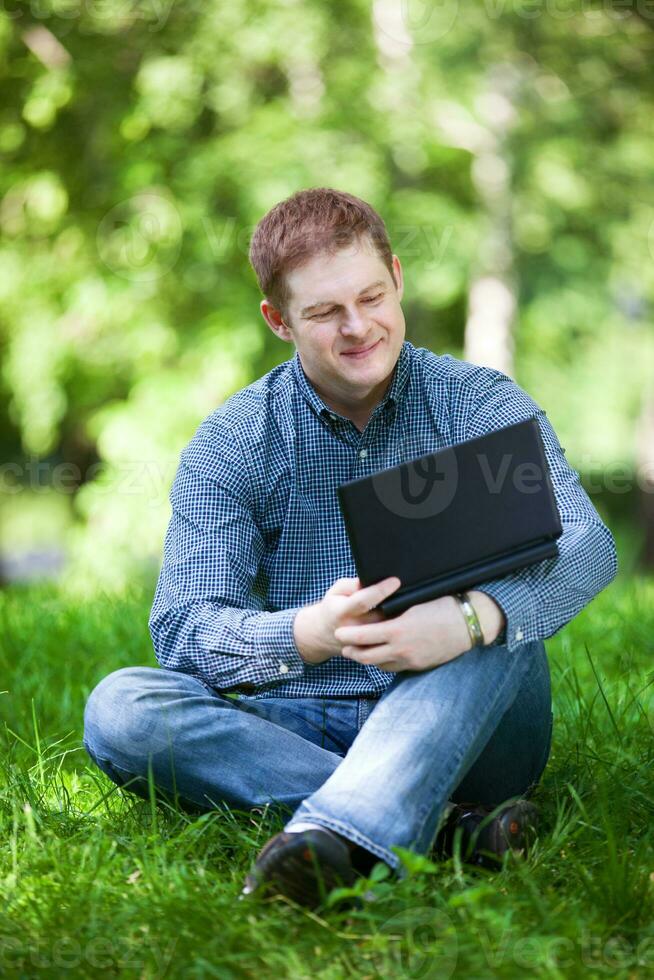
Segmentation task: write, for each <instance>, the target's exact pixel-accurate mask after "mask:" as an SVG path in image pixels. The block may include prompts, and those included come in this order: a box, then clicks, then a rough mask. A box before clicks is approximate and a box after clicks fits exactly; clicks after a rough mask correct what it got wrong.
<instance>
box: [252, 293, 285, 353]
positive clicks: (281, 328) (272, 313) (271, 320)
mask: <svg viewBox="0 0 654 980" xmlns="http://www.w3.org/2000/svg"><path fill="white" fill-rule="evenodd" d="M259 309H260V310H261V315H262V317H263V318H264V320H265V321H266V323H267V324H268V326H269V327H270V329H271V330H272V332H273V333H274V334H277V336H278V337H279V339H280V340H285V341H286V343H288V344H292V343H293V332H292V330H291V328H290V327H289V326H287V324H286V323H285V322H284V318H283V317H282V314H281V313H280V311H279V310H278V309H277V308H276V307H274V306H273V305H272V303H270V302H269V301H268V300H267V299H262V300H261V304H260V306H259Z"/></svg>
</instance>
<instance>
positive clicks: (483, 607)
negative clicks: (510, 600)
mask: <svg viewBox="0 0 654 980" xmlns="http://www.w3.org/2000/svg"><path fill="white" fill-rule="evenodd" d="M467 595H468V598H469V600H470V604H471V606H472V607H473V609H474V611H475V613H476V614H477V619H478V620H479V625H480V626H481V632H482V634H483V639H484V645H485V646H489V645H490V644H491V643H494V642H495V640H496V639H497V637H498V636H499V635H500V633H501V632H502V630H503V629H504V626H505V624H506V620H505V617H504V612H503V610H502V609H501V607H500V606H499V605H498V604H497V602H495V600H494V599H493V598H492V597H491V596H489V595H488V594H487V593H486V592H480V591H479V590H477V589H473V590H472V591H470V592H468V593H467Z"/></svg>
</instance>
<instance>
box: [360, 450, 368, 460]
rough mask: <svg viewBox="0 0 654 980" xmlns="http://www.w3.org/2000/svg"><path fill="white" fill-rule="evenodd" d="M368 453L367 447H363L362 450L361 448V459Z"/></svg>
mask: <svg viewBox="0 0 654 980" xmlns="http://www.w3.org/2000/svg"><path fill="white" fill-rule="evenodd" d="M367 455H368V450H367V449H361V450H359V459H365V458H366V456H367Z"/></svg>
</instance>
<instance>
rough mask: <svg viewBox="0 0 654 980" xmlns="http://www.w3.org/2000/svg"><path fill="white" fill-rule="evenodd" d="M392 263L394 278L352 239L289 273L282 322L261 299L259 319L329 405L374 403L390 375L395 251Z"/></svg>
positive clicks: (396, 301)
mask: <svg viewBox="0 0 654 980" xmlns="http://www.w3.org/2000/svg"><path fill="white" fill-rule="evenodd" d="M393 268H394V271H395V282H393V278H392V277H391V275H390V273H389V271H388V269H387V268H386V266H385V265H384V263H383V262H382V260H381V259H380V258H379V256H378V255H377V253H376V252H375V250H374V247H373V245H372V243H371V241H370V240H369V239H365V240H363V241H362V240H359V241H358V242H355V243H353V244H352V245H350V246H346V247H345V248H344V249H341V250H340V251H338V252H336V253H335V254H333V255H330V254H329V253H326V252H323V253H321V254H319V255H317V256H314V258H312V259H310V260H309V261H308V262H306V263H305V264H304V265H302V266H300V267H299V268H297V269H295V270H294V271H293V272H291V273H289V275H288V278H287V282H288V287H289V291H290V302H289V311H288V316H287V319H286V322H285V321H284V320H282V319H281V316H280V315H279V313H278V312H277V311H275V310H274V308H273V307H271V306H270V304H269V303H268V302H267V300H264V301H263V302H262V304H261V311H262V313H263V315H264V318H265V319H266V322H267V323H268V324H269V326H270V327H271V328H272V329H273V330H274V331H275V333H277V335H278V336H280V337H281V338H282V339H283V340H287V341H289V342H292V343H294V344H295V346H296V348H297V350H298V353H299V355H300V360H301V362H302V367H303V369H304V371H305V374H306V375H307V377H308V378H309V380H310V381H311V382H312V384H313V386H314V388H315V389H316V391H317V392H318V394H319V395H320V396H321V397H322V398H323V400H324V401H325V402H326V403H327V404H329V405H330V406H331V407H335V408H337V410H338V409H339V407H341V406H342V407H343V408H346V409H352V410H355V411H356V409H357V407H359V406H360V407H361V409H365V407H366V406H371V407H372V406H374V404H375V403H376V402H377V401H379V400H380V399H381V397H382V396H383V394H384V392H385V390H386V387H387V386H388V383H389V382H390V377H391V375H392V372H393V368H394V367H395V363H396V361H397V358H398V356H399V354H400V350H401V348H402V343H403V341H404V335H405V322H404V314H403V313H402V308H401V306H400V300H401V298H402V291H403V282H402V269H401V266H400V260H399V259H398V258H397V256H393ZM366 349H368V350H366ZM355 351H358V352H360V353H358V354H355V353H354V352H355Z"/></svg>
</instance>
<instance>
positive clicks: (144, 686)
mask: <svg viewBox="0 0 654 980" xmlns="http://www.w3.org/2000/svg"><path fill="white" fill-rule="evenodd" d="M171 675H172V672H170V671H164V670H162V669H160V668H156V667H123V668H121V669H120V670H115V671H114V672H113V673H111V674H109V675H108V676H107V677H105V678H103V680H101V681H100V683H99V684H98V685H97V686H96V687H95V688H94V689H93V691H92V692H91V694H90V695H89V698H88V701H87V703H86V708H85V711H84V746H85V748H86V750H87V752H88V753H89V755H91V757H92V758H95V759H96V760H97V759H98V758H102V759H107V760H112V761H115V762H116V763H117V764H119V765H125V764H126V762H127V761H128V760H131V759H134V760H145V759H147V757H148V756H152V755H154V754H157V753H158V752H161V751H162V750H163V749H165V748H166V746H167V745H168V744H169V743H170V738H171V733H172V721H173V714H174V712H173V710H172V709H173V706H174V703H175V693H179V688H180V687H184V686H187V685H188V682H190V683H191V684H192V683H194V679H193V678H190V677H185V676H183V675H172V676H171ZM195 683H198V682H195Z"/></svg>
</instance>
